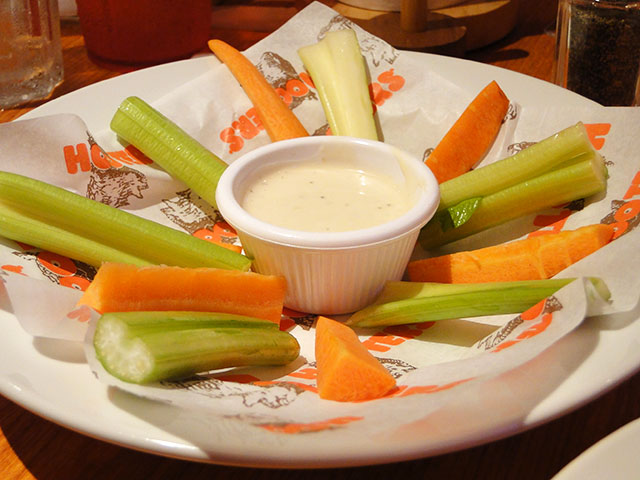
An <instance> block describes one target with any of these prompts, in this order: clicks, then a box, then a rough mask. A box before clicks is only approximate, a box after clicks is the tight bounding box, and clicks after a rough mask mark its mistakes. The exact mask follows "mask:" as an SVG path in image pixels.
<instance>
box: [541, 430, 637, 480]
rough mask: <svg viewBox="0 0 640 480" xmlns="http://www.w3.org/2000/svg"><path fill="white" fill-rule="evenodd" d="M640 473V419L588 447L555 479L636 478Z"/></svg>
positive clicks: (554, 478) (632, 479)
mask: <svg viewBox="0 0 640 480" xmlns="http://www.w3.org/2000/svg"><path fill="white" fill-rule="evenodd" d="M639 473H640V418H639V419H637V420H634V421H633V422H630V423H628V424H627V425H625V426H624V427H621V428H619V429H618V430H616V431H615V432H613V433H612V434H610V435H608V436H606V437H605V438H603V439H602V440H600V441H599V442H598V443H596V444H595V445H593V446H592V447H590V448H589V449H587V450H585V451H584V452H583V453H582V454H580V456H578V457H577V458H576V459H575V460H573V461H572V462H571V463H569V464H568V465H567V466H566V467H564V468H563V469H562V470H560V472H558V473H557V474H556V476H555V477H553V480H598V479H601V478H610V479H616V480H634V479H637V478H638V474H639Z"/></svg>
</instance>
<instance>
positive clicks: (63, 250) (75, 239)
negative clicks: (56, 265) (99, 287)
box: [0, 203, 152, 267]
mask: <svg viewBox="0 0 640 480" xmlns="http://www.w3.org/2000/svg"><path fill="white" fill-rule="evenodd" d="M0 236H3V237H5V238H10V239H11V240H14V241H16V242H22V243H26V244H28V245H34V246H38V248H41V249H43V250H48V251H50V252H56V253H58V254H60V255H64V256H66V257H71V258H75V259H76V260H80V261H82V262H85V263H88V264H89V265H94V266H96V267H99V266H100V265H101V264H102V262H103V261H106V260H105V259H109V260H108V261H111V262H119V263H128V264H131V265H138V266H143V265H151V264H152V263H151V262H149V261H148V260H144V259H142V258H138V257H136V256H134V255H130V254H128V253H127V252H123V251H121V250H118V249H116V248H113V247H111V246H109V245H105V244H103V243H100V242H96V241H93V240H91V239H89V238H85V237H82V236H81V235H77V234H75V233H73V232H70V231H67V230H64V229H62V228H59V227H56V226H55V225H50V224H48V223H45V222H42V221H40V220H38V219H35V218H31V217H29V216H27V215H24V214H22V213H20V212H18V211H16V210H14V209H12V208H10V207H7V206H6V205H4V204H2V203H0Z"/></svg>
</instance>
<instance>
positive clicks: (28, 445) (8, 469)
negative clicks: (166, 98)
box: [0, 0, 640, 480]
mask: <svg viewBox="0 0 640 480" xmlns="http://www.w3.org/2000/svg"><path fill="white" fill-rule="evenodd" d="M307 3H308V2H305V1H287V0H282V1H266V0H256V1H251V0H245V1H241V2H230V1H227V2H225V1H221V2H217V5H216V6H215V7H214V8H217V9H221V11H226V12H228V10H224V9H228V8H229V7H235V6H237V5H238V4H241V6H243V7H251V8H257V9H260V10H258V11H259V12H260V14H259V15H258V16H257V17H256V16H255V15H254V14H255V11H252V10H251V8H249V9H246V8H245V9H244V10H242V11H243V12H249V14H250V15H249V16H248V17H247V18H246V19H243V18H241V17H238V16H234V17H233V18H231V19H230V20H229V19H228V18H227V19H226V20H225V18H222V17H219V18H218V19H216V18H215V16H214V22H213V23H214V24H213V26H212V31H211V36H212V38H213V37H216V38H221V39H223V40H225V41H227V42H228V43H230V44H232V45H234V46H235V47H237V48H238V49H241V50H242V49H245V48H247V47H249V46H251V45H252V44H254V43H255V42H257V41H258V40H260V39H262V38H264V37H265V36H267V35H268V34H269V33H270V32H272V31H273V30H275V29H276V28H278V26H280V25H281V24H282V23H283V22H284V21H286V20H287V19H288V18H289V17H290V16H292V15H293V14H295V12H296V11H298V10H299V9H301V8H303V7H304V6H305V5H306V4H307ZM324 3H327V4H328V5H332V4H334V3H335V2H332V1H325V2H324ZM519 8H520V11H519V20H518V23H517V25H516V27H515V28H514V29H513V31H512V32H511V33H510V34H509V35H508V36H507V37H506V38H504V39H502V40H500V41H498V42H496V43H494V44H491V45H489V46H487V47H483V48H481V49H479V50H476V51H471V52H467V53H466V54H465V57H466V58H469V59H472V60H476V61H480V62H484V63H488V64H492V65H496V66H499V67H503V68H506V69H510V70H513V71H517V72H520V73H523V74H526V75H530V76H533V77H536V78H539V79H542V80H547V81H550V80H551V74H552V65H553V52H554V42H555V39H554V36H553V24H554V20H555V12H556V8H557V0H539V1H535V2H534V1H533V0H520V4H519ZM252 12H253V14H252ZM255 18H259V19H260V21H259V22H257V21H255ZM62 45H63V55H64V69H65V79H64V82H63V83H62V85H60V86H59V87H58V88H57V89H56V90H55V92H54V93H53V95H52V98H56V97H60V96H62V95H65V94H67V93H69V92H72V91H74V90H77V89H79V88H81V87H84V86H86V85H90V84H92V83H95V82H99V81H101V80H104V79H107V78H111V77H114V76H117V75H121V74H122V73H123V72H121V71H115V70H110V69H107V68H103V67H101V66H98V65H96V64H95V63H93V62H92V60H91V59H90V58H89V57H88V56H87V52H86V49H85V46H84V40H83V37H82V33H81V30H80V27H79V25H78V23H77V21H75V20H73V19H65V20H63V22H62ZM42 103H43V102H35V103H33V104H29V105H27V106H23V107H19V108H14V109H8V110H4V111H0V122H8V121H11V120H14V119H16V118H18V117H20V116H21V115H23V114H25V113H26V112H28V111H30V110H32V109H33V108H36V107H38V106H39V105H41V104H42ZM639 393H640V375H635V376H634V377H632V378H631V379H629V380H627V381H626V382H624V383H622V384H621V385H618V386H615V388H613V389H612V390H610V391H609V392H608V393H605V394H604V395H603V396H601V397H600V398H598V399H596V400H594V401H592V402H591V403H589V404H587V405H586V406H583V407H581V408H579V409H577V410H576V411H574V412H571V413H568V414H567V415H564V416H563V417H561V418H559V419H556V420H553V421H551V422H549V423H547V424H545V425H543V426H539V427H537V428H534V429H533V430H530V431H527V432H524V433H521V434H518V435H516V436H513V437H510V438H507V439H504V440H500V441H496V442H493V443H490V444H487V445H483V446H478V447H475V448H471V449H468V450H464V451H460V452H456V453H450V454H446V455H441V456H437V457H432V458H426V459H423V460H414V461H407V462H402V463H396V464H389V465H379V466H371V467H357V468H345V469H332V470H312V471H305V470H265V469H250V468H242V467H226V466H217V465H207V464H200V463H192V462H187V461H182V460H175V459H169V458H164V457H159V456H155V455H151V454H146V453H140V452H136V451H133V450H129V449H127V448H123V447H119V446H116V445H112V444H108V443H105V442H102V441H99V440H95V439H92V438H88V437H86V436H84V435H81V434H78V433H75V432H73V431H71V430H69V429H67V428H65V427H63V426H58V425H55V424H54V423H51V422H50V421H48V420H44V419H42V418H40V417H38V416H37V415H35V414H33V413H31V412H29V411H27V410H25V409H24V408H22V407H20V406H18V405H16V404H14V403H12V402H11V401H9V400H7V399H5V398H4V397H0V479H7V480H8V479H20V480H22V479H32V478H36V479H40V480H51V479H96V480H100V479H123V480H124V479H134V478H135V479H137V478H144V479H149V480H151V479H174V478H185V479H187V478H188V479H190V480H197V479H212V478H216V479H219V480H222V479H232V478H233V479H236V478H247V479H276V478H277V479H305V480H311V479H315V478H325V477H327V476H329V475H330V476H332V477H333V478H334V479H336V480H338V479H357V478H358V479H359V478H363V479H364V478H367V479H368V480H372V479H389V478H431V479H441V478H443V479H444V478H446V479H449V480H451V479H462V478H464V479H476V478H477V479H492V480H494V479H496V480H499V479H520V480H532V479H536V480H538V479H549V478H551V477H552V476H553V475H554V474H555V473H557V472H558V471H559V470H560V469H561V468H562V467H564V466H565V465H566V464H567V463H569V462H570V461H571V460H573V459H574V458H575V457H576V456H578V455H579V454H580V453H581V452H583V451H584V450H585V449H587V448H588V447H590V446H591V445H593V444H594V443H596V442H597V441H598V440H600V439H602V438H604V437H605V436H606V435H608V434H610V433H611V432H613V431H614V430H616V429H618V428H619V427H621V426H623V425H625V424H626V423H628V422H630V421H632V420H634V419H636V418H638V417H640V402H639V401H638V394H639Z"/></svg>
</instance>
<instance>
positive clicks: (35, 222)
mask: <svg viewBox="0 0 640 480" xmlns="http://www.w3.org/2000/svg"><path fill="white" fill-rule="evenodd" d="M0 206H1V208H0V214H2V215H3V216H4V219H6V224H5V222H3V225H2V226H0V233H1V234H3V235H5V236H6V237H7V238H10V239H12V240H18V241H23V242H26V243H30V244H32V245H33V246H35V247H39V248H43V249H47V250H51V251H53V252H56V253H60V254H63V255H67V256H69V257H71V258H76V259H78V260H83V261H85V262H87V263H89V264H91V265H94V266H97V267H99V266H100V265H101V264H102V263H103V262H106V261H113V262H125V263H134V264H136V265H144V264H145V263H147V264H163V265H175V266H181V267H216V268H226V269H234V270H243V271H246V270H248V269H249V268H250V266H251V260H250V259H249V258H247V257H245V256H244V255H241V254H239V253H236V252H233V251H231V250H229V249H226V248H224V247H221V246H219V245H216V244H214V243H211V242H207V241H206V240H202V239H199V238H196V237H193V236H191V235H189V234H187V233H184V232H180V231H178V230H175V229H173V228H170V227H166V226H164V225H161V224H159V223H156V222H153V221H151V220H147V219H144V218H141V217H138V216H136V215H133V214H131V213H128V212H125V211H123V210H119V209H117V208H114V207H111V206H109V205H105V204H103V203H100V202H96V201H95V200H91V199H89V198H86V197H83V196H82V195H78V194H75V193H72V192H69V191H67V190H65V189H64V188H60V187H57V186H54V185H50V184H47V183H45V182H41V181H39V180H35V179H32V178H29V177H25V176H22V175H17V174H13V173H8V172H0ZM80 257H83V258H80Z"/></svg>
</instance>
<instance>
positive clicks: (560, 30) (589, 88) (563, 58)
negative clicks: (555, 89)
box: [554, 0, 640, 106]
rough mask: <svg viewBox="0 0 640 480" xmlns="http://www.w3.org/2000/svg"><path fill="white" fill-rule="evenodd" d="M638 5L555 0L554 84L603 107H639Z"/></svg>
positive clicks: (617, 0) (617, 1)
mask: <svg viewBox="0 0 640 480" xmlns="http://www.w3.org/2000/svg"><path fill="white" fill-rule="evenodd" d="M639 79H640V2H638V1H635V2H629V1H622V0H607V1H604V0H560V1H559V3H558V18H557V23H556V53H555V69H554V82H555V83H556V84H557V85H560V86H562V87H565V88H568V89H569V90H571V91H574V92H576V93H578V94H580V95H583V96H585V97H587V98H590V99H591V100H595V101H596V102H598V103H600V104H601V105H606V106H631V105H640V81H639Z"/></svg>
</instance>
